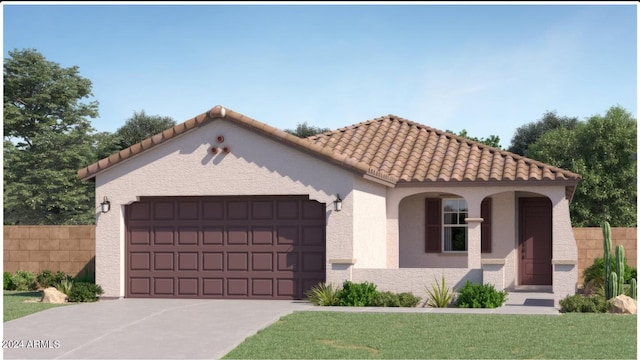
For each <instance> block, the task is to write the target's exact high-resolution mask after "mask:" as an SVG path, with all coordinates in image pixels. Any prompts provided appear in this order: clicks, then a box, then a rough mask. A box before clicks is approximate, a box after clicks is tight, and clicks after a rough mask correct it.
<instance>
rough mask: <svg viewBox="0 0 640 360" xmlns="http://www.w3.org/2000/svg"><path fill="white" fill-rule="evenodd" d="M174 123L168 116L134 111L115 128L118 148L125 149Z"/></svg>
mask: <svg viewBox="0 0 640 360" xmlns="http://www.w3.org/2000/svg"><path fill="white" fill-rule="evenodd" d="M175 125H176V122H175V121H174V120H173V119H172V118H170V117H168V116H160V115H147V114H146V113H145V112H144V110H141V111H140V112H135V111H134V112H133V116H131V117H130V118H129V119H127V121H126V122H125V124H124V125H123V126H121V127H120V128H119V129H118V130H116V133H115V135H116V136H117V137H118V138H119V140H118V141H119V149H118V150H122V149H126V148H128V147H129V146H131V145H134V144H137V143H139V142H140V141H142V140H144V139H146V138H148V137H149V136H153V135H155V134H157V133H160V132H162V131H164V130H166V129H168V128H170V127H172V126H175Z"/></svg>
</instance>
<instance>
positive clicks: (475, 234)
mask: <svg viewBox="0 0 640 360" xmlns="http://www.w3.org/2000/svg"><path fill="white" fill-rule="evenodd" d="M465 221H466V222H467V229H468V230H467V231H468V233H467V235H468V238H467V268H469V269H480V268H482V253H481V244H480V235H481V227H480V225H481V224H482V221H483V219H482V218H480V217H478V218H466V219H465Z"/></svg>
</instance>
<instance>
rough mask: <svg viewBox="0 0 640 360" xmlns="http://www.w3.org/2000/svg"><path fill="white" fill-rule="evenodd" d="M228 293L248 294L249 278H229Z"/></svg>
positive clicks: (235, 294)
mask: <svg viewBox="0 0 640 360" xmlns="http://www.w3.org/2000/svg"><path fill="white" fill-rule="evenodd" d="M227 295H233V296H248V295H249V280H248V279H246V278H240V279H237V278H227Z"/></svg>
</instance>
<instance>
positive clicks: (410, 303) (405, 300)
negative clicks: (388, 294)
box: [398, 292, 422, 307]
mask: <svg viewBox="0 0 640 360" xmlns="http://www.w3.org/2000/svg"><path fill="white" fill-rule="evenodd" d="M398 299H399V300H400V306H401V307H416V305H418V303H419V302H420V300H422V299H421V298H420V297H419V296H415V295H413V294H412V293H409V292H403V293H400V294H398Z"/></svg>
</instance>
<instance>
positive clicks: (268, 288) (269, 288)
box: [251, 278, 273, 297]
mask: <svg viewBox="0 0 640 360" xmlns="http://www.w3.org/2000/svg"><path fill="white" fill-rule="evenodd" d="M251 295H253V296H268V297H271V296H273V279H270V278H264V279H259V278H258V279H256V278H252V279H251Z"/></svg>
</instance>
